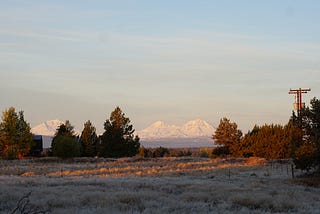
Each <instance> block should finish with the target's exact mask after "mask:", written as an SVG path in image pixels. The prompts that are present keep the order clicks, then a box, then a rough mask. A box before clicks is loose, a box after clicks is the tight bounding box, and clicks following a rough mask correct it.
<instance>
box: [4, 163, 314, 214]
mask: <svg viewBox="0 0 320 214" xmlns="http://www.w3.org/2000/svg"><path fill="white" fill-rule="evenodd" d="M295 173H296V175H297V174H299V173H301V172H295ZM23 197H24V198H23ZM23 206H25V207H24V209H25V210H27V209H29V210H28V211H29V213H36V212H43V213H288V212H292V213H320V188H319V187H318V186H313V185H305V184H304V183H301V182H297V179H294V180H293V179H291V167H290V165H289V164H288V163H287V162H270V161H269V162H268V161H266V160H264V159H258V158H249V159H206V158H193V157H187V158H160V159H137V158H124V159H117V160H115V159H86V158H82V159H74V160H72V161H70V160H68V161H62V160H59V159H54V158H43V159H35V160H15V161H5V160H1V161H0V213H11V212H12V211H15V213H21V212H22V211H23V210H22V208H23Z"/></svg>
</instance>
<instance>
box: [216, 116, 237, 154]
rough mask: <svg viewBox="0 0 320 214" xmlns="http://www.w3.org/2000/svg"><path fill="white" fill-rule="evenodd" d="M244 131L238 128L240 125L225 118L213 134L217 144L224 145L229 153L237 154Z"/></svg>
mask: <svg viewBox="0 0 320 214" xmlns="http://www.w3.org/2000/svg"><path fill="white" fill-rule="evenodd" d="M241 136H242V132H241V131H240V130H238V125H237V124H236V123H234V122H230V120H229V119H227V118H223V119H221V120H220V124H219V126H218V128H217V129H216V131H215V133H214V134H213V136H212V139H213V140H214V143H215V144H216V145H220V146H224V147H225V148H226V151H227V153H228V152H230V153H231V154H235V153H236V152H237V149H238V146H239V144H240V140H241Z"/></svg>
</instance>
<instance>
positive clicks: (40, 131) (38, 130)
mask: <svg viewBox="0 0 320 214" xmlns="http://www.w3.org/2000/svg"><path fill="white" fill-rule="evenodd" d="M63 123H64V122H62V121H60V120H48V121H46V122H43V123H41V124H39V125H37V126H35V127H33V128H32V129H31V132H32V133H33V134H37V135H44V136H53V135H54V134H55V133H56V130H57V128H58V127H59V126H60V125H61V124H63Z"/></svg>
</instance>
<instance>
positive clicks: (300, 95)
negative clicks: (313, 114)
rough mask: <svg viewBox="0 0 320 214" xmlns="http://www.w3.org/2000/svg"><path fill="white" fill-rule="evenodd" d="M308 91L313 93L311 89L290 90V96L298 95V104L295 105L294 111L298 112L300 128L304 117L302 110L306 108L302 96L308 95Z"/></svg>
mask: <svg viewBox="0 0 320 214" xmlns="http://www.w3.org/2000/svg"><path fill="white" fill-rule="evenodd" d="M308 91H311V89H310V88H304V89H302V88H299V89H290V91H289V94H295V95H296V102H295V103H294V104H293V108H294V110H296V111H297V115H298V120H299V126H301V125H302V115H301V110H302V109H303V108H304V107H305V103H303V102H302V94H306V93H308Z"/></svg>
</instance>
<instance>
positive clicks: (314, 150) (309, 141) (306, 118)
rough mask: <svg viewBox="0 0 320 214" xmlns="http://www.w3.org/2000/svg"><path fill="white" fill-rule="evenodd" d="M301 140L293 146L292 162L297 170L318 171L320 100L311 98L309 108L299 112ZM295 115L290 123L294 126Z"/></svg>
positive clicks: (319, 165)
mask: <svg viewBox="0 0 320 214" xmlns="http://www.w3.org/2000/svg"><path fill="white" fill-rule="evenodd" d="M301 117H302V118H301V124H300V125H301V126H300V129H301V132H302V135H301V138H300V141H299V142H298V143H296V145H295V153H294V162H295V165H296V167H297V168H299V169H306V170H309V169H311V168H316V169H317V170H318V171H320V100H319V99H317V98H315V97H314V98H313V99H312V100H311V101H310V107H307V108H305V109H302V111H301ZM294 119H295V115H293V116H292V118H291V121H292V123H294V124H295V125H296V126H299V124H297V123H298V122H299V121H298V122H297V120H294Z"/></svg>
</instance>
